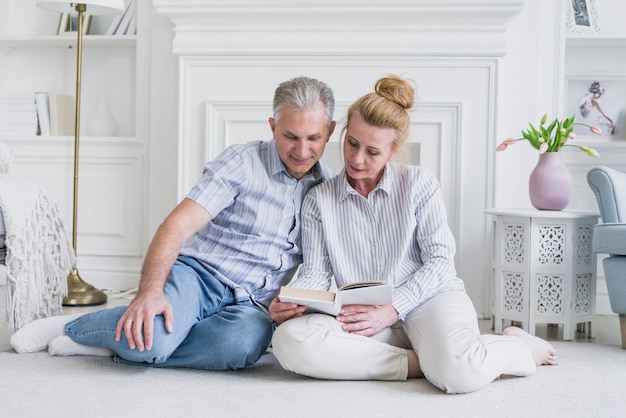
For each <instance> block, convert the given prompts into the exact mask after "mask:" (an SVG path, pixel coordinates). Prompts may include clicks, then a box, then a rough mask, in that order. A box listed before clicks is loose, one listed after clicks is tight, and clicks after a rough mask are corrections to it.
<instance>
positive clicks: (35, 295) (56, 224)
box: [0, 174, 75, 329]
mask: <svg viewBox="0 0 626 418" xmlns="http://www.w3.org/2000/svg"><path fill="white" fill-rule="evenodd" d="M0 207H1V208H2V216H3V219H4V226H5V229H6V247H7V254H6V273H7V285H6V323H7V325H8V326H9V328H11V329H19V328H20V327H22V326H23V325H26V324H27V323H29V322H31V321H33V320H35V319H38V318H45V317H48V316H51V315H54V314H56V313H59V312H60V311H61V309H62V302H63V297H65V296H66V295H67V276H68V274H69V272H70V270H71V268H72V267H73V265H74V263H75V255H74V250H73V249H72V245H71V242H70V240H69V238H68V234H67V232H66V230H65V227H64V225H63V221H62V219H61V217H60V214H59V210H58V208H57V206H56V203H55V201H54V199H52V197H51V196H49V195H48V194H47V193H46V192H45V191H44V190H42V189H41V188H39V187H38V186H36V185H34V184H33V183H32V182H30V181H29V180H26V179H24V178H21V177H17V176H13V175H11V174H0Z"/></svg>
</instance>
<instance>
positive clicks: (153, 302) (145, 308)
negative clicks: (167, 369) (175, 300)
mask: <svg viewBox="0 0 626 418" xmlns="http://www.w3.org/2000/svg"><path fill="white" fill-rule="evenodd" d="M160 314H163V317H164V319H165V329H166V330H167V332H172V330H173V329H174V311H173V309H172V305H170V303H169V302H168V301H167V299H165V296H164V295H163V292H162V291H152V292H144V293H141V292H140V293H139V294H137V296H135V298H134V299H133V300H132V302H131V303H130V305H129V306H128V308H127V309H126V312H124V314H123V315H122V317H121V318H120V320H119V321H118V323H117V327H116V328H115V341H118V342H119V341H120V340H121V338H122V331H124V335H125V336H126V339H127V340H128V346H129V347H130V349H131V350H134V349H135V348H136V349H137V350H139V351H144V350H150V349H151V348H152V340H153V337H154V317H155V316H157V315H160Z"/></svg>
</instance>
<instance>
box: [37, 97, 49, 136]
mask: <svg viewBox="0 0 626 418" xmlns="http://www.w3.org/2000/svg"><path fill="white" fill-rule="evenodd" d="M35 103H36V105H37V120H38V121H39V135H41V136H50V103H49V102H48V93H45V92H38V93H35Z"/></svg>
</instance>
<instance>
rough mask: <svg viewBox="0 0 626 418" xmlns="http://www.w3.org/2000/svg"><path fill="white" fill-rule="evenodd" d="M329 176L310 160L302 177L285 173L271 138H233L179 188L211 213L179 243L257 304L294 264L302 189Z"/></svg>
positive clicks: (239, 295)
mask: <svg viewBox="0 0 626 418" xmlns="http://www.w3.org/2000/svg"><path fill="white" fill-rule="evenodd" d="M332 176H333V173H332V171H331V170H330V169H328V168H327V167H325V166H323V165H322V164H319V163H318V164H316V165H315V166H314V168H313V171H312V174H309V175H306V176H304V177H303V178H302V179H300V180H297V179H296V178H294V177H292V176H291V175H289V174H288V173H287V171H286V169H285V166H284V164H283V162H282V161H281V159H280V156H279V155H278V151H277V150H276V143H275V142H274V141H273V140H272V141H269V142H259V143H255V144H250V145H234V146H231V147H229V148H228V149H226V150H225V151H224V152H223V153H222V154H221V155H220V156H219V157H218V158H216V159H215V160H213V161H210V162H208V163H207V164H206V166H205V167H204V173H203V176H202V178H201V179H200V180H199V181H198V183H196V185H195V186H194V187H193V188H192V190H191V191H190V192H189V194H188V195H187V198H189V199H191V200H193V201H194V202H196V203H198V204H199V205H200V206H202V207H203V208H204V209H206V210H207V211H208V212H209V213H210V214H211V216H212V218H213V219H212V220H211V222H209V223H208V224H207V225H206V226H204V227H203V228H201V229H200V230H199V231H198V232H196V233H195V234H194V235H193V236H191V237H190V238H189V239H188V240H187V242H185V244H184V245H183V248H182V249H181V251H180V254H181V255H184V256H190V257H193V258H195V259H197V260H198V261H199V262H200V263H202V264H203V265H204V266H205V267H206V268H207V270H208V271H209V272H210V273H211V274H213V275H214V276H215V277H216V278H217V279H218V280H220V281H221V282H222V283H224V284H226V285H227V286H229V287H230V288H232V289H234V291H235V297H236V299H237V300H238V301H243V300H248V299H251V300H253V301H255V302H257V303H260V304H263V305H265V306H267V305H269V303H270V302H271V300H272V298H273V297H274V296H275V294H276V293H277V292H278V290H279V289H280V286H281V285H284V284H286V283H287V282H288V281H289V280H290V279H291V278H292V276H293V275H294V273H295V271H296V270H297V268H298V266H299V265H300V264H301V263H302V250H301V245H300V210H301V206H302V200H303V199H304V196H305V194H306V193H307V192H308V191H309V189H310V188H311V187H312V186H314V185H316V184H318V183H320V182H321V181H323V180H326V179H328V178H330V177H332Z"/></svg>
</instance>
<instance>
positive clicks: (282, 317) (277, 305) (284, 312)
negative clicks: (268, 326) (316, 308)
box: [268, 296, 306, 324]
mask: <svg viewBox="0 0 626 418" xmlns="http://www.w3.org/2000/svg"><path fill="white" fill-rule="evenodd" d="M268 311H269V312H270V316H271V317H272V321H274V322H276V323H277V324H282V323H283V322H285V321H286V320H288V319H291V318H296V317H298V316H302V313H303V312H304V311H306V306H305V305H298V304H297V303H292V302H281V301H280V299H279V298H278V296H276V297H275V298H274V300H272V303H270V306H269V308H268Z"/></svg>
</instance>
